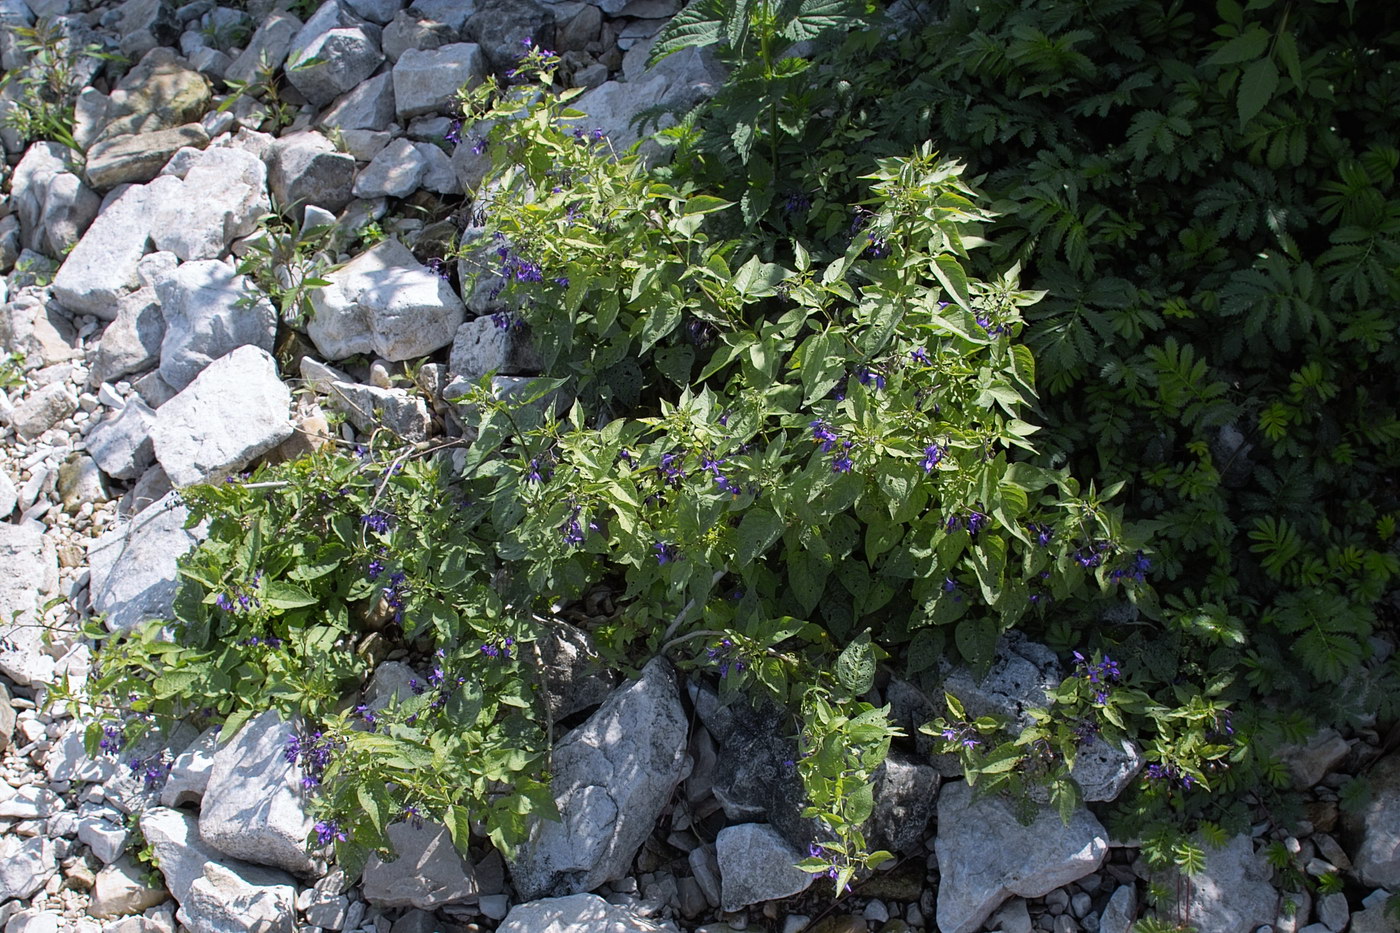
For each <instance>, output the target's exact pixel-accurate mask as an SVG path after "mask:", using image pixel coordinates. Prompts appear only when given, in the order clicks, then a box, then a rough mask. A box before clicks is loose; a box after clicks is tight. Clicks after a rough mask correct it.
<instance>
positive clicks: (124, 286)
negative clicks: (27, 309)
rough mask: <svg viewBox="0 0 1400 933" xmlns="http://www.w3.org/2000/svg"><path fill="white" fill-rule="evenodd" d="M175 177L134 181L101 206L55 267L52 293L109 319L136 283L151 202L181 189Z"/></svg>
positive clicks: (66, 304)
mask: <svg viewBox="0 0 1400 933" xmlns="http://www.w3.org/2000/svg"><path fill="white" fill-rule="evenodd" d="M180 185H181V183H180V179H178V178H175V177H173V176H170V175H162V176H161V177H159V178H157V179H155V180H154V181H152V182H151V183H150V184H149V185H134V186H132V187H130V188H127V189H126V190H125V191H123V192H122V193H121V194H120V196H118V197H117V198H116V199H115V200H114V201H112V202H111V203H110V204H108V205H107V206H106V208H105V209H104V210H103V211H102V213H100V214H98V215H97V219H96V220H94V221H93V222H92V226H90V227H88V230H87V233H85V234H83V238H82V239H81V240H79V241H78V245H77V246H75V247H73V251H72V252H71V253H69V254H68V257H67V258H66V259H64V261H63V265H61V266H59V269H58V273H57V274H56V275H55V276H54V280H53V295H54V297H55V298H57V299H58V301H59V303H61V304H62V305H63V306H64V307H65V308H68V309H69V310H70V311H79V312H82V313H84V314H92V315H95V316H97V317H99V318H102V319H103V320H107V321H110V320H112V319H114V318H115V317H116V316H117V313H118V311H119V310H120V305H119V303H118V302H119V299H120V298H121V297H122V296H124V295H126V294H128V293H129V292H133V291H135V290H136V289H138V288H139V287H140V286H141V279H140V276H139V275H138V273H137V268H138V263H139V262H140V260H141V257H142V256H144V255H145V254H146V248H147V246H148V245H149V243H150V238H151V222H152V217H153V215H154V205H155V204H156V203H159V201H160V200H161V199H162V198H163V197H164V196H166V195H167V194H170V193H171V192H174V191H178V190H179V189H180Z"/></svg>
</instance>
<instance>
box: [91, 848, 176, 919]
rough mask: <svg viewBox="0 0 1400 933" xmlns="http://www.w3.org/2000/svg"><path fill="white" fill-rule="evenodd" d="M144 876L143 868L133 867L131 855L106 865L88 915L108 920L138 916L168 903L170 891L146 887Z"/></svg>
mask: <svg viewBox="0 0 1400 933" xmlns="http://www.w3.org/2000/svg"><path fill="white" fill-rule="evenodd" d="M145 875H146V869H145V867H143V866H141V865H138V864H136V862H135V861H134V860H133V859H132V858H131V857H130V856H126V857H124V858H121V859H118V860H117V861H115V862H113V863H112V864H110V865H108V866H107V867H106V868H104V869H102V870H101V871H100V872H98V873H97V881H96V883H95V884H94V885H93V888H92V901H91V903H89V905H88V913H89V914H91V915H92V916H94V917H97V918H99V919H110V918H112V917H121V916H125V915H126V914H139V913H141V912H142V911H143V910H147V909H148V908H151V907H155V906H156V905H157V904H161V903H164V902H165V901H166V900H168V899H169V898H170V892H169V891H167V890H165V888H164V887H162V886H160V885H156V886H155V887H152V886H151V885H149V884H147V883H146V880H145Z"/></svg>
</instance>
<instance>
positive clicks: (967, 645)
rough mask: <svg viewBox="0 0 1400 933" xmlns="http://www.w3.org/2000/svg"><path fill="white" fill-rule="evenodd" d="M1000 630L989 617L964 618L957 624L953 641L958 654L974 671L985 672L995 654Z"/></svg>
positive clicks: (994, 620) (993, 619) (995, 622)
mask: <svg viewBox="0 0 1400 933" xmlns="http://www.w3.org/2000/svg"><path fill="white" fill-rule="evenodd" d="M1000 635H1001V628H1000V626H998V625H997V621H996V619H995V618H993V617H992V616H990V615H976V616H964V617H963V619H962V621H960V622H959V623H958V627H957V629H956V630H955V632H954V635H953V640H954V642H955V643H956V644H957V646H958V653H959V654H961V655H962V656H963V660H965V661H967V663H968V666H970V667H971V668H972V669H973V670H974V671H978V672H979V673H980V672H985V671H986V670H987V669H988V668H989V667H991V664H992V658H993V657H994V656H995V654H996V649H997V638H998V637H999V636H1000Z"/></svg>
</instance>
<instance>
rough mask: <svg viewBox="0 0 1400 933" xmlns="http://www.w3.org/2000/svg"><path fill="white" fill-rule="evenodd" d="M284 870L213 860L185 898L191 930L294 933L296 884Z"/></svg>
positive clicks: (184, 916)
mask: <svg viewBox="0 0 1400 933" xmlns="http://www.w3.org/2000/svg"><path fill="white" fill-rule="evenodd" d="M290 882H291V879H290V878H288V877H287V876H286V875H284V874H282V873H281V872H277V871H269V870H268V869H265V868H257V867H255V866H252V865H240V866H237V867H236V868H235V867H234V866H230V865H225V864H223V863H220V862H208V863H206V864H205V865H204V873H203V875H202V876H201V877H199V878H196V879H195V880H194V883H193V884H191V885H190V892H189V896H188V897H186V898H185V899H184V900H183V901H182V902H181V903H180V912H179V914H178V916H179V918H180V922H181V923H183V924H185V926H187V927H189V928H190V930H191V931H192V933H293V931H294V930H296V888H295V887H294V886H293V885H292V884H291V883H290Z"/></svg>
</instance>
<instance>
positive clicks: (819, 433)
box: [808, 418, 839, 454]
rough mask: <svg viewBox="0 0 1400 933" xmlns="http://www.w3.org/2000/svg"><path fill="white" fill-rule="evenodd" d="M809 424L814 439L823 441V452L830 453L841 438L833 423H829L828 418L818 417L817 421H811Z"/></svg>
mask: <svg viewBox="0 0 1400 933" xmlns="http://www.w3.org/2000/svg"><path fill="white" fill-rule="evenodd" d="M808 426H809V427H810V428H811V429H812V440H814V441H820V442H821V445H822V453H824V454H825V453H830V452H831V449H832V448H833V447H835V446H836V442H837V440H839V438H838V437H837V435H836V432H835V431H833V430H832V429H831V425H829V424H827V422H826V419H824V418H818V419H817V420H816V421H812V422H809V425H808Z"/></svg>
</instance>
